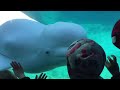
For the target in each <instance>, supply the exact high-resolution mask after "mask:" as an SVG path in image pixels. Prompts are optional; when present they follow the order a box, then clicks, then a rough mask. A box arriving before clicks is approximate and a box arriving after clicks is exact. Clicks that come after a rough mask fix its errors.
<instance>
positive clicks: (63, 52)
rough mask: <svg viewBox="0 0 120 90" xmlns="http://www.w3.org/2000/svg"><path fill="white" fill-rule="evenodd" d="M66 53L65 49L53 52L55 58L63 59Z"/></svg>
mask: <svg viewBox="0 0 120 90" xmlns="http://www.w3.org/2000/svg"><path fill="white" fill-rule="evenodd" d="M66 53H67V47H65V48H59V49H56V50H55V52H54V55H55V57H61V58H65V57H66Z"/></svg>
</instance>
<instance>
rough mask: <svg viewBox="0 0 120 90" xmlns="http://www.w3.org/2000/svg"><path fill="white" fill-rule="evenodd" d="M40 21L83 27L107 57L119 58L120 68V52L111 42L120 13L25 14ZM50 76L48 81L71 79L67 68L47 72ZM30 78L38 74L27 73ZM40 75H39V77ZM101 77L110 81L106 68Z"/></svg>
mask: <svg viewBox="0 0 120 90" xmlns="http://www.w3.org/2000/svg"><path fill="white" fill-rule="evenodd" d="M24 13H26V14H28V15H30V16H36V17H33V18H34V19H37V20H38V21H40V22H42V23H45V24H50V23H55V22H57V21H67V22H74V23H77V24H80V25H82V26H83V27H84V28H85V29H86V31H87V33H88V34H87V35H88V38H90V39H93V40H95V41H96V42H97V43H98V44H100V45H101V46H102V47H103V49H104V50H105V52H106V55H107V56H108V55H111V54H114V55H116V57H117V62H118V64H119V66H120V54H119V53H120V50H119V49H118V48H116V47H115V46H114V45H113V44H112V41H111V32H112V28H113V26H114V23H115V22H116V21H117V20H118V19H119V18H120V12H112V11H111V12H108V11H104V12H95V11H94V12H92V11H89V12H87V11H86V12H83V11H82V12H81V11H76V12H74V11H73V12H70V11H69V12H67V11H64V12H62V11H42V12H35V11H34V12H31V11H29V12H24ZM45 73H46V74H47V76H48V79H69V76H68V73H67V67H66V66H63V67H58V68H55V69H53V70H50V71H47V72H45ZM25 74H26V75H27V76H29V77H30V78H32V79H34V77H35V75H36V74H29V73H25ZM38 74H39V73H37V75H38ZM101 76H102V77H103V78H104V79H110V78H111V74H110V73H109V72H108V70H107V69H106V67H104V70H103V72H102V73H101Z"/></svg>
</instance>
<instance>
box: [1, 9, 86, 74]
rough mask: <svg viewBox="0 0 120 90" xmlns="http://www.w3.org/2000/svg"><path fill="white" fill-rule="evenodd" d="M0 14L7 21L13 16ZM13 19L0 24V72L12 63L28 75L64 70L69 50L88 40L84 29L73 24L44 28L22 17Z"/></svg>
mask: <svg viewBox="0 0 120 90" xmlns="http://www.w3.org/2000/svg"><path fill="white" fill-rule="evenodd" d="M14 12H15V11H14ZM0 13H1V15H3V16H4V17H8V16H9V14H10V13H13V12H8V14H5V15H4V14H2V12H0ZM15 13H16V14H17V13H21V15H22V12H15ZM16 14H15V15H16ZM23 14H24V13H23ZM13 15H14V14H13ZM13 15H12V16H11V18H10V17H9V19H6V20H4V22H2V23H1V24H0V71H2V70H6V69H9V68H11V66H10V63H11V61H16V62H19V63H21V65H22V66H23V68H24V71H25V72H28V73H40V72H44V71H49V70H52V69H54V68H57V67H60V66H65V65H66V52H67V48H68V46H69V45H70V44H71V43H72V42H73V41H76V40H78V39H83V38H87V32H86V31H85V29H84V28H83V27H82V26H81V25H79V24H76V23H71V22H62V21H59V22H56V23H53V24H48V25H45V24H43V23H41V22H38V21H36V20H34V19H32V18H30V17H27V16H26V15H25V14H24V15H23V16H25V17H23V16H21V17H20V15H18V16H19V17H16V18H13V17H14V16H13ZM1 19H2V18H0V20H1ZM0 22H1V21H0Z"/></svg>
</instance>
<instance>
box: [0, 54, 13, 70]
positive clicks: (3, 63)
mask: <svg viewBox="0 0 120 90" xmlns="http://www.w3.org/2000/svg"><path fill="white" fill-rule="evenodd" d="M10 63H11V60H10V59H9V58H7V57H6V56H4V55H1V54H0V71H2V70H6V69H9V68H11V66H10Z"/></svg>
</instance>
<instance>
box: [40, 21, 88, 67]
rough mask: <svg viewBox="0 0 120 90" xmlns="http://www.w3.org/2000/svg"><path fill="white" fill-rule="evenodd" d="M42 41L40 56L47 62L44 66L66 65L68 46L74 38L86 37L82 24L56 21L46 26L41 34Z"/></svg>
mask: <svg viewBox="0 0 120 90" xmlns="http://www.w3.org/2000/svg"><path fill="white" fill-rule="evenodd" d="M41 35H42V36H41V42H42V43H43V44H42V45H43V46H42V47H43V48H42V49H41V54H39V56H40V58H41V59H43V60H44V61H45V62H47V63H46V64H47V65H44V66H46V67H49V69H51V68H55V67H59V66H64V65H66V52H67V48H68V46H69V45H70V44H71V43H72V42H73V41H76V40H79V39H83V38H87V35H86V31H85V30H84V28H83V27H82V26H80V25H79V24H75V23H69V22H57V23H54V24H49V25H47V26H46V28H45V30H44V31H43V33H42V34H41Z"/></svg>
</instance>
